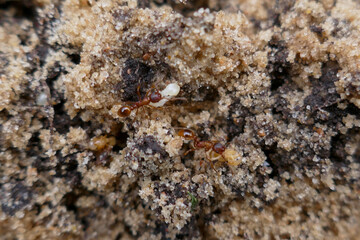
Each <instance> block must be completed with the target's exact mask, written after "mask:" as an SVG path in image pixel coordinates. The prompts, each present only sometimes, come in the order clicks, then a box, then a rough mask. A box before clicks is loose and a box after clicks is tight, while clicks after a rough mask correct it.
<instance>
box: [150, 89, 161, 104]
mask: <svg viewBox="0 0 360 240" xmlns="http://www.w3.org/2000/svg"><path fill="white" fill-rule="evenodd" d="M149 98H150V102H152V103H157V102H160V100H161V99H163V97H162V96H161V93H160V92H159V91H158V90H155V91H152V92H151V93H150V96H149Z"/></svg>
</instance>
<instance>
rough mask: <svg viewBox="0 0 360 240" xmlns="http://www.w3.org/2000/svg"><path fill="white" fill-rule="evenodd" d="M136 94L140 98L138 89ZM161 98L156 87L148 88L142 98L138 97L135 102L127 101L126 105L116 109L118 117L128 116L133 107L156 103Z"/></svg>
mask: <svg viewBox="0 0 360 240" xmlns="http://www.w3.org/2000/svg"><path fill="white" fill-rule="evenodd" d="M138 95H139V98H140V94H139V90H138ZM162 98H163V97H162V96H161V93H160V92H159V90H156V89H152V90H149V91H148V92H147V93H146V95H145V97H144V98H143V99H140V100H139V101H137V102H129V103H128V104H127V105H125V106H122V107H121V108H120V109H119V111H118V115H119V116H120V117H128V116H129V115H130V114H131V111H133V110H134V109H138V108H140V107H142V106H145V105H149V104H150V103H157V102H159V101H160V100H161V99H162Z"/></svg>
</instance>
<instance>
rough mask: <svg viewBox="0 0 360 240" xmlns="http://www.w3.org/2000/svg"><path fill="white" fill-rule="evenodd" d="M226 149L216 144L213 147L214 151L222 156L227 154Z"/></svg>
mask: <svg viewBox="0 0 360 240" xmlns="http://www.w3.org/2000/svg"><path fill="white" fill-rule="evenodd" d="M225 149H226V147H225V146H224V145H223V144H221V143H219V142H218V143H215V144H214V146H213V150H214V152H216V153H217V154H222V153H223V152H225Z"/></svg>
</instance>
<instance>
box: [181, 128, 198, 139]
mask: <svg viewBox="0 0 360 240" xmlns="http://www.w3.org/2000/svg"><path fill="white" fill-rule="evenodd" d="M178 135H179V136H180V137H183V138H185V140H193V139H194V138H195V133H194V132H193V131H191V130H190V129H181V130H180V131H179V133H178Z"/></svg>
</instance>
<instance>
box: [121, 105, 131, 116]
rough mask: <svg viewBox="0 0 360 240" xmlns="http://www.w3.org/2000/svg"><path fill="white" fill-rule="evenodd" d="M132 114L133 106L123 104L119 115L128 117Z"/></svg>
mask: <svg viewBox="0 0 360 240" xmlns="http://www.w3.org/2000/svg"><path fill="white" fill-rule="evenodd" d="M130 114H131V108H130V107H129V106H123V107H121V108H120V109H119V111H118V115H119V116H120V117H128V116H129V115H130Z"/></svg>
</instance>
